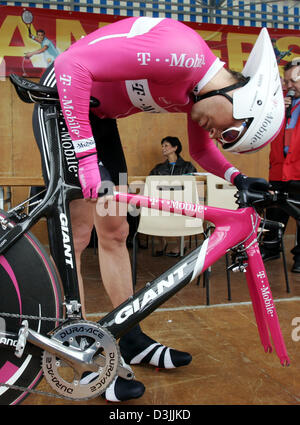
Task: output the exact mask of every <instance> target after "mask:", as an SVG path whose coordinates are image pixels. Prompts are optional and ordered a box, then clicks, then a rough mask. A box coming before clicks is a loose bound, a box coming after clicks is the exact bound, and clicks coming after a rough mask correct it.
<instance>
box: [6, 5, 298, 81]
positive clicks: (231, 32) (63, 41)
mask: <svg viewBox="0 0 300 425" xmlns="http://www.w3.org/2000/svg"><path fill="white" fill-rule="evenodd" d="M124 18H125V17H121V16H116V15H103V14H96V13H86V12H85V13H81V12H67V11H60V10H49V9H40V8H24V7H14V6H0V77H2V78H4V77H5V76H8V75H9V74H10V73H17V74H18V75H23V76H25V77H26V76H27V77H40V76H41V74H42V73H43V71H44V70H45V68H46V67H48V66H49V65H50V64H51V63H52V62H53V61H54V60H55V58H56V57H57V56H58V55H59V54H60V53H61V52H63V51H64V50H66V49H67V48H68V47H69V46H70V45H71V44H72V43H74V42H75V41H76V40H79V39H80V38H81V37H83V36H85V35H87V34H89V33H90V32H92V31H95V30H96V29H97V28H99V27H102V26H104V25H107V24H110V23H112V22H115V21H117V20H120V19H124ZM185 24H186V25H189V26H190V27H192V28H193V29H194V30H196V31H197V32H198V33H199V34H200V35H201V36H202V37H203V38H204V39H205V40H206V41H207V43H208V45H209V47H210V48H211V49H212V50H213V51H214V53H215V54H216V55H217V56H218V57H220V59H222V60H223V61H224V62H225V63H226V64H227V66H228V67H229V68H231V69H233V70H236V71H241V70H242V68H243V65H244V64H245V61H246V60H247V58H248V55H249V52H250V51H251V49H252V47H253V44H254V43H255V40H256V38H257V35H258V33H259V31H260V29H259V28H257V27H255V28H254V27H240V26H228V25H216V24H202V23H199V24H197V23H191V22H185ZM268 31H269V33H270V36H271V39H272V42H273V45H274V50H275V53H276V55H277V57H278V63H279V66H280V68H282V67H283V66H284V65H285V64H286V63H287V62H288V61H292V60H293V59H295V58H298V57H300V34H299V31H295V30H283V29H269V30H268Z"/></svg>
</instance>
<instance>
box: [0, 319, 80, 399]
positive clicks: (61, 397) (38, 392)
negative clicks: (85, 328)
mask: <svg viewBox="0 0 300 425" xmlns="http://www.w3.org/2000/svg"><path fill="white" fill-rule="evenodd" d="M1 316H2V317H11V318H14V319H29V320H30V319H31V320H45V321H50V322H65V321H66V319H59V318H54V317H42V316H30V315H26V314H15V313H4V312H0V317H1ZM0 387H6V388H9V389H11V390H15V391H22V392H27V393H30V394H37V395H42V396H46V397H54V398H59V399H63V400H68V401H84V400H87V399H84V398H79V399H75V398H70V397H67V396H63V395H60V394H55V393H49V392H47V391H41V390H34V389H31V388H27V387H22V386H20V385H12V384H7V383H6V382H0Z"/></svg>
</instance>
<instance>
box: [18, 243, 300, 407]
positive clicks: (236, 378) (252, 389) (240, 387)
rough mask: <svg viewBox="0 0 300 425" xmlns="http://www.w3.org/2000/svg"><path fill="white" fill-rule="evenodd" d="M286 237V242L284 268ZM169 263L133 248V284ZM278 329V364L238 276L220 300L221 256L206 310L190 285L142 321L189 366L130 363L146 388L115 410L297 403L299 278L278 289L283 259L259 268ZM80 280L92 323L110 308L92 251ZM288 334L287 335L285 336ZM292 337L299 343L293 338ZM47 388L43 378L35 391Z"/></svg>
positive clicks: (32, 400) (39, 400)
mask: <svg viewBox="0 0 300 425" xmlns="http://www.w3.org/2000/svg"><path fill="white" fill-rule="evenodd" d="M292 243H293V240H292V237H291V236H288V237H287V238H286V252H287V260H288V267H289V270H290V269H291V265H292V255H291V254H290V252H289V251H290V249H291V247H292ZM175 261H176V259H174V258H169V257H165V256H164V257H158V258H155V257H152V256H151V249H147V250H140V251H139V260H138V262H139V268H138V287H140V286H141V285H144V284H145V283H146V282H147V281H150V280H152V279H153V278H154V277H155V276H156V275H159V274H160V273H161V271H163V270H165V269H167V268H168V267H169V266H171V265H172V264H173V263H174V262H175ZM266 268H267V272H268V275H269V279H270V282H271V288H272V292H273V297H274V299H275V300H276V308H277V312H278V315H279V319H280V323H281V327H282V332H283V335H284V338H285V342H286V346H287V349H288V353H289V356H290V360H291V365H290V366H289V367H282V366H281V365H280V362H279V360H278V358H277V356H276V354H275V353H271V354H266V353H265V352H264V350H263V348H262V346H261V344H260V340H259V336H258V332H257V328H256V323H255V319H254V316H253V310H252V305H251V303H250V298H249V294H248V289H247V284H246V281H245V276H244V275H243V274H242V273H236V274H232V301H230V302H229V301H228V300H227V288H226V275H225V273H224V270H225V265H224V261H223V259H222V260H220V261H219V262H218V263H217V264H216V265H214V266H213V269H212V275H211V305H210V306H208V307H207V306H206V301H205V290H204V288H203V287H202V285H200V286H197V285H196V282H192V283H190V284H189V285H188V286H187V287H186V288H184V289H183V290H182V291H181V292H179V293H178V294H177V295H175V296H174V297H173V298H172V299H171V300H169V301H168V302H167V303H166V304H164V305H163V306H162V308H161V309H159V310H158V311H156V312H154V313H153V314H152V315H151V316H150V317H148V318H147V319H145V320H144V321H143V322H142V328H143V330H144V331H145V332H146V333H148V334H149V335H150V336H151V337H152V338H154V339H156V340H157V341H159V342H161V343H164V344H165V345H168V346H171V347H174V348H177V349H181V350H184V351H188V352H190V353H191V354H192V356H193V361H192V362H191V364H190V365H188V366H186V367H183V368H179V369H176V370H160V371H157V370H156V369H155V368H153V367H143V366H135V367H134V368H133V369H134V372H135V375H136V379H138V380H140V381H142V382H143V383H144V384H145V386H146V391H145V394H144V396H143V397H142V398H140V399H138V400H133V401H130V402H125V403H122V405H135V406H138V405H150V406H154V405H298V404H299V403H300V330H299V331H298V332H297V329H296V327H295V325H293V320H297V319H295V318H297V317H298V319H299V322H297V324H298V325H299V324H300V274H299V275H298V274H295V273H289V278H290V285H291V292H290V294H288V293H287V292H286V289H285V281H284V275H283V268H282V260H281V259H280V260H275V261H272V262H268V263H266ZM83 275H84V281H85V288H86V294H87V295H86V296H87V309H88V314H89V319H91V320H97V319H99V317H100V316H101V315H103V313H105V312H108V311H109V310H110V309H111V306H110V302H109V299H108V297H107V295H106V294H105V293H104V290H103V286H102V283H101V278H100V276H99V271H98V263H97V256H96V255H95V253H94V250H93V249H92V248H89V249H88V250H87V251H86V252H85V254H84V261H83ZM293 330H294V334H292V332H293ZM297 335H299V341H297V340H296V339H297V338H293V336H297ZM37 388H38V389H40V390H43V391H49V390H50V389H49V387H48V385H47V383H45V381H44V380H42V381H41V382H40V384H39V385H38V387H37ZM23 404H24V405H36V404H40V405H48V404H51V405H61V404H68V405H105V404H107V402H106V401H104V400H103V399H102V398H101V397H97V398H95V399H91V400H88V401H84V402H71V401H70V402H66V401H63V400H60V399H57V398H49V397H44V396H39V395H30V396H28V397H27V398H26V400H25V401H24V402H23Z"/></svg>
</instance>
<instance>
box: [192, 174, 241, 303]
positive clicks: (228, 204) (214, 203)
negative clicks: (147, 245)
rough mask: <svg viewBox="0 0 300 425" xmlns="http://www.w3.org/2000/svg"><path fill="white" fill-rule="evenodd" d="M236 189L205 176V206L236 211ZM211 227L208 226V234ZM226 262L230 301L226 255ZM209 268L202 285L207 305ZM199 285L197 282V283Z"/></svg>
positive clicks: (214, 177)
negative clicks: (205, 293)
mask: <svg viewBox="0 0 300 425" xmlns="http://www.w3.org/2000/svg"><path fill="white" fill-rule="evenodd" d="M236 191H237V189H236V187H235V186H234V185H232V184H231V183H229V182H228V181H226V180H224V179H222V178H220V177H217V176H215V175H213V174H207V177H206V202H205V203H206V205H209V206H210V207H218V208H227V209H231V210H236V209H237V207H238V206H237V204H236V203H235V201H236V198H235V197H234V194H235V193H236ZM212 227H213V226H212V225H211V224H208V233H210V229H211V228H212ZM225 261H226V275H227V293H228V300H229V301H231V286H230V271H229V270H228V267H229V257H228V254H226V255H225ZM210 273H211V268H209V269H208V270H207V273H206V274H205V275H204V285H205V286H206V292H207V295H206V296H207V299H208V304H209V278H210ZM197 284H199V282H197Z"/></svg>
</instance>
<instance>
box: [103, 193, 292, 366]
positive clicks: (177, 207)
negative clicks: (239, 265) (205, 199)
mask: <svg viewBox="0 0 300 425" xmlns="http://www.w3.org/2000/svg"><path fill="white" fill-rule="evenodd" d="M114 198H115V200H116V201H118V202H125V203H130V202H134V205H136V206H141V207H147V208H152V209H158V210H163V211H169V212H171V213H177V214H182V215H187V216H192V217H196V218H201V219H203V220H207V221H209V222H211V223H213V224H214V225H215V230H214V232H213V234H212V235H211V236H210V237H209V238H207V239H206V240H205V241H204V243H203V244H202V245H200V246H199V247H198V248H196V249H195V250H194V251H192V252H191V253H190V254H188V255H187V256H186V257H184V258H182V259H181V260H180V261H178V262H177V263H176V265H174V266H173V267H171V268H170V269H169V270H167V271H166V272H165V273H163V274H162V275H161V276H159V277H158V278H156V279H154V280H153V281H152V282H151V283H148V284H147V285H146V287H145V288H143V289H141V290H140V291H139V292H137V293H136V294H135V295H134V296H133V297H131V298H130V299H129V300H127V301H126V302H124V303H123V304H121V305H120V306H119V307H118V308H116V309H115V310H113V311H112V312H111V313H109V314H108V315H106V316H105V317H104V318H103V319H101V320H100V321H99V323H100V324H101V325H104V326H107V328H108V329H109V330H110V332H112V334H113V335H114V336H115V337H119V336H121V335H123V334H124V333H125V332H126V331H127V330H128V329H129V328H130V327H131V326H133V325H134V324H136V323H137V322H139V321H141V320H142V319H144V318H145V317H147V316H148V315H149V314H150V313H151V312H152V311H154V310H155V309H156V308H157V307H159V306H160V305H161V304H162V303H164V302H165V301H167V300H168V299H169V298H170V297H171V296H173V295H174V294H175V293H176V292H178V291H179V290H180V289H181V288H183V287H184V286H186V285H187V284H188V283H190V282H191V281H192V280H194V279H196V278H197V277H198V276H199V275H200V274H201V273H202V272H204V271H205V270H206V269H207V268H209V267H210V266H211V265H212V264H213V263H215V262H216V261H217V260H218V259H219V258H221V257H222V256H223V255H225V253H226V252H227V251H228V249H230V248H233V247H240V249H241V250H242V251H244V252H245V253H246V254H247V262H248V265H246V267H245V272H246V279H247V284H248V288H249V293H250V296H251V299H252V304H253V309H254V313H255V317H256V321H257V326H258V331H259V335H260V339H261V343H262V345H263V347H264V350H265V352H271V351H272V343H271V339H270V336H269V331H270V334H271V337H272V339H273V343H274V347H275V350H276V353H277V355H278V357H279V359H280V362H281V364H282V365H288V364H289V358H288V354H287V351H286V348H285V344H284V341H283V337H282V333H281V330H280V325H279V321H278V316H277V313H276V309H275V305H274V301H273V298H272V293H271V289H270V285H269V282H268V278H267V274H266V271H265V267H264V263H263V261H262V258H261V254H260V250H259V246H258V242H257V230H258V227H259V224H260V221H261V218H260V216H259V215H258V213H257V212H256V211H255V209H254V208H252V207H247V208H241V209H238V210H226V209H222V208H215V207H210V206H203V205H198V204H192V203H185V202H182V203H176V202H174V201H169V200H164V199H153V198H149V197H147V196H141V195H134V194H128V193H120V192H115V194H114Z"/></svg>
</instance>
